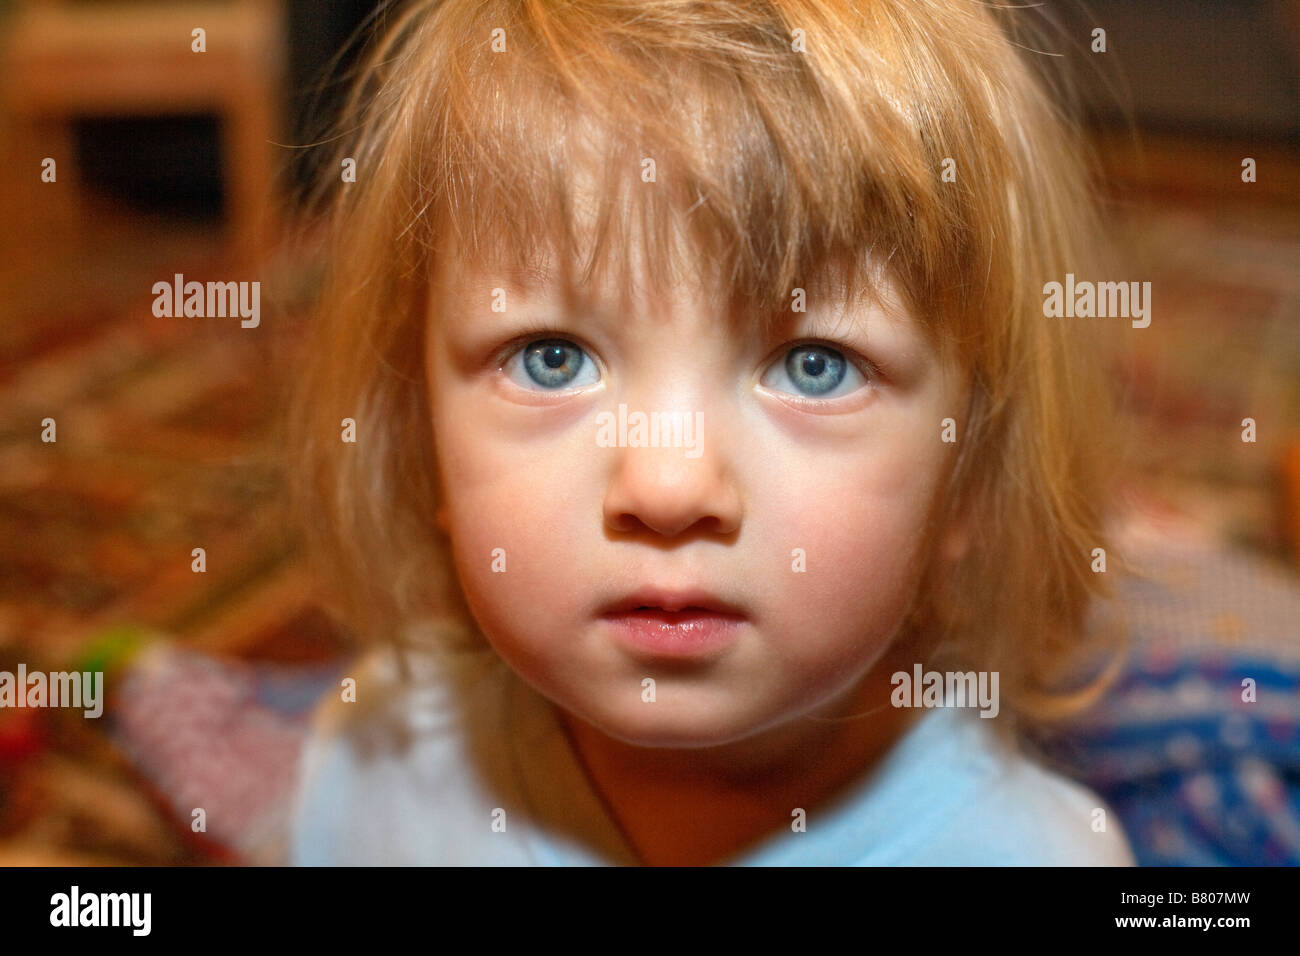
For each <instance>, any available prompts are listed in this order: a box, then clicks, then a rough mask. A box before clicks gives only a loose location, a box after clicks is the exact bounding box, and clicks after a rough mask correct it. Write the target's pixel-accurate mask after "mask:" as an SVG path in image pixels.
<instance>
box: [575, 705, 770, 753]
mask: <svg viewBox="0 0 1300 956" xmlns="http://www.w3.org/2000/svg"><path fill="white" fill-rule="evenodd" d="M638 706H639V707H640V708H641V710H640V711H635V710H634V711H632V712H631V713H628V712H627V711H626V710H623V709H620V710H617V711H613V712H610V711H605V712H601V713H599V714H591V716H588V714H590V713H591V712H590V711H571V712H572V713H575V714H576V715H577V716H579V717H581V718H582V719H583V720H585V721H586V722H587V723H589V724H591V725H592V726H593V727H595V728H596V729H597V730H599V731H600V732H601V733H603V734H605V736H607V737H612V738H614V739H615V740H619V741H621V742H623V743H625V744H628V745H630V746H633V747H653V748H658V749H667V750H699V749H703V748H706V747H718V746H722V745H723V744H729V743H734V742H736V741H738V740H743V739H744V738H746V737H748V736H750V735H751V734H754V733H756V732H757V731H758V730H759V729H760V728H759V726H758V725H756V724H755V723H754V722H753V721H746V720H744V719H743V718H740V717H739V715H734V714H725V713H719V712H717V711H714V712H713V713H710V714H709V715H708V716H707V717H702V716H701V715H700V714H699V713H698V712H687V711H685V710H679V711H678V712H677V713H672V712H670V711H666V710H658V711H656V710H655V708H662V707H664V705H663V704H662V703H659V702H656V703H653V704H649V703H638Z"/></svg>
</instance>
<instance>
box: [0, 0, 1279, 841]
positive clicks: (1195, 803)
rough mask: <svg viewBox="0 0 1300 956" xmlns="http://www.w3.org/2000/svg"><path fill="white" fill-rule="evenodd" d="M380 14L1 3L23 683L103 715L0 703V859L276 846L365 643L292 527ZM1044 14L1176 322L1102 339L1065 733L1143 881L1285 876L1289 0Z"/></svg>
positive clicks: (3, 210) (7, 576)
mask: <svg viewBox="0 0 1300 956" xmlns="http://www.w3.org/2000/svg"><path fill="white" fill-rule="evenodd" d="M373 7H374V4H372V3H367V2H363V0H346V2H345V0H225V2H217V0H211V2H203V0H191V2H170V0H0V163H2V164H3V165H0V172H2V173H3V174H2V175H0V671H10V672H13V671H15V670H16V669H17V666H18V665H19V663H23V664H25V665H26V668H27V669H28V670H29V671H34V670H44V671H57V670H71V669H77V670H92V671H93V670H102V671H104V672H105V675H106V685H107V694H108V703H107V705H106V707H105V713H104V716H103V717H102V718H101V719H99V720H88V719H85V718H83V717H82V715H81V711H79V710H55V709H44V710H41V709H27V708H23V709H0V863H3V864H8V865H12V864H45V863H60V864H63V863H66V864H82V863H105V864H116V863H131V864H157V863H211V862H225V863H264V862H274V861H276V860H277V859H279V855H280V854H281V853H282V851H283V840H284V825H285V821H286V819H287V811H288V803H287V801H288V795H289V793H290V791H291V788H292V785H293V781H294V771H295V761H296V759H297V754H298V752H299V747H300V746H301V742H302V739H303V733H304V730H305V727H306V720H307V717H308V715H309V712H310V708H311V705H312V704H313V703H314V702H315V700H316V699H317V698H318V697H319V696H320V695H321V694H322V693H324V692H325V691H326V690H328V689H329V688H331V687H336V686H337V679H338V677H339V675H340V674H342V673H343V672H344V670H345V668H346V665H347V662H348V660H349V659H350V656H351V655H353V654H354V653H355V652H356V647H355V645H354V642H353V640H352V638H351V637H350V635H349V634H348V633H347V632H346V631H345V630H343V629H341V628H340V627H338V626H337V625H336V624H334V623H333V622H332V621H331V620H330V618H329V617H328V616H327V615H326V614H325V613H324V612H323V611H322V610H321V608H320V605H319V603H318V602H317V601H316V600H315V598H314V597H313V587H312V583H311V581H310V578H309V577H308V575H307V574H306V573H305V571H304V570H303V567H302V562H301V560H300V558H299V556H298V552H297V546H296V543H295V537H294V535H293V533H292V531H291V529H290V528H289V527H288V525H287V523H286V520H285V512H284V493H283V480H282V477H281V468H282V464H281V462H280V460H279V458H278V454H279V450H280V449H279V445H278V441H277V439H278V435H279V419H278V416H279V413H280V412H281V410H282V408H283V402H284V397H285V395H284V384H285V383H286V382H287V381H288V380H289V378H290V377H291V376H292V370H293V368H294V364H293V350H294V343H295V342H296V341H298V340H299V339H300V337H301V331H302V329H303V327H304V324H305V323H308V322H310V321H311V301H312V295H313V292H314V290H315V288H316V286H317V282H318V279H319V275H320V263H319V260H318V258H317V257H316V256H315V255H314V253H313V249H314V248H315V247H314V246H313V243H312V241H311V236H312V234H313V224H311V223H304V222H302V221H301V220H300V217H298V216H297V215H296V213H297V212H298V210H299V209H300V208H301V205H302V197H303V195H304V192H305V190H306V189H307V188H308V187H309V186H310V185H311V184H312V183H313V181H314V180H315V179H316V178H317V177H318V176H320V175H325V176H332V175H336V174H337V172H336V171H333V170H325V171H324V172H323V173H322V171H321V169H320V163H321V160H322V158H328V153H327V152H326V150H323V149H314V148H312V147H311V144H313V143H315V142H318V141H319V140H320V139H322V137H323V136H325V135H326V131H327V130H328V125H329V123H330V121H331V120H332V119H333V118H334V116H335V113H336V110H337V109H338V104H339V101H340V97H341V94H342V91H343V78H344V77H345V76H346V71H347V69H348V68H349V66H350V65H351V64H352V63H353V62H354V61H355V57H356V54H357V52H358V50H359V49H360V48H361V46H362V44H363V42H364V41H363V40H359V39H357V36H359V35H358V34H357V33H356V31H357V30H358V28H359V27H360V25H361V24H362V23H363V21H364V20H365V19H366V17H367V16H368V15H369V14H370V13H371V11H372V9H373ZM1035 15H1037V16H1041V17H1044V18H1046V19H1047V20H1048V21H1050V22H1051V24H1053V29H1054V30H1055V31H1056V34H1057V36H1058V37H1059V39H1058V40H1057V41H1056V42H1055V44H1054V47H1053V49H1054V51H1057V52H1060V54H1061V55H1062V56H1063V57H1064V58H1065V59H1066V60H1067V61H1068V62H1069V65H1070V67H1071V68H1072V70H1073V72H1074V73H1075V74H1076V76H1077V82H1078V84H1079V89H1080V92H1081V93H1082V94H1083V96H1084V99H1085V100H1086V105H1087V109H1088V117H1089V119H1088V123H1089V129H1090V135H1091V138H1092V141H1093V144H1094V146H1095V149H1096V152H1097V156H1098V159H1099V161H1100V168H1101V170H1102V176H1101V183H1100V188H1101V190H1102V199H1103V201H1104V204H1105V209H1106V214H1107V216H1108V220H1109V223H1110V226H1111V233H1112V235H1113V237H1114V239H1115V241H1116V243H1117V245H1118V247H1119V248H1120V250H1121V251H1122V256H1121V258H1120V260H1119V261H1120V262H1121V263H1122V264H1123V267H1124V274H1123V275H1116V276H1113V277H1110V278H1114V279H1124V280H1129V279H1139V280H1145V281H1150V282H1151V283H1152V289H1153V292H1152V295H1153V303H1154V311H1153V320H1152V322H1151V325H1150V327H1149V328H1146V329H1127V330H1125V331H1121V332H1118V333H1117V334H1116V336H1115V337H1114V339H1115V341H1114V347H1115V355H1114V363H1113V364H1114V374H1115V376H1116V381H1117V384H1118V385H1119V386H1120V388H1121V390H1122V393H1123V394H1124V396H1125V414H1126V415H1127V416H1128V417H1129V418H1130V420H1131V423H1132V425H1133V428H1134V433H1135V434H1136V435H1138V436H1139V441H1138V443H1137V448H1138V455H1137V457H1136V460H1135V462H1134V463H1133V464H1132V465H1131V466H1128V467H1127V468H1126V470H1125V473H1124V474H1122V475H1121V476H1120V478H1121V484H1122V487H1123V488H1124V497H1123V501H1122V509H1121V511H1120V512H1119V515H1118V518H1117V521H1118V524H1117V528H1116V534H1117V536H1118V541H1119V542H1120V549H1119V550H1121V551H1122V552H1123V554H1122V556H1112V561H1114V562H1115V563H1116V565H1120V564H1123V565H1126V566H1128V567H1129V569H1130V570H1132V571H1133V572H1134V573H1133V574H1132V575H1131V577H1126V578H1125V583H1124V585H1123V589H1124V590H1123V593H1124V597H1125V601H1126V607H1127V611H1128V614H1129V616H1130V619H1131V621H1132V623H1133V624H1134V626H1135V629H1136V632H1137V636H1138V638H1139V647H1138V651H1139V652H1138V654H1137V655H1136V656H1135V658H1134V660H1133V662H1132V663H1131V665H1130V667H1129V670H1128V671H1127V672H1126V675H1125V678H1124V680H1123V681H1121V683H1120V684H1119V685H1118V686H1117V688H1116V690H1115V691H1114V692H1113V693H1112V694H1111V695H1110V696H1109V697H1108V698H1107V699H1106V700H1105V701H1104V702H1103V703H1102V705H1100V706H1099V707H1098V708H1096V709H1095V712H1094V713H1092V714H1091V715H1089V716H1088V717H1086V718H1085V719H1081V720H1080V721H1078V722H1077V723H1076V724H1075V725H1073V726H1072V728H1071V729H1070V730H1069V732H1068V734H1065V735H1064V736H1061V737H1059V738H1055V739H1054V740H1053V741H1051V742H1044V746H1052V747H1054V748H1055V750H1054V751H1053V752H1054V753H1055V754H1056V755H1057V757H1058V758H1059V759H1060V760H1061V762H1062V766H1063V767H1067V768H1068V770H1069V772H1071V773H1073V774H1074V775H1076V776H1077V777H1079V779H1081V780H1084V781H1086V782H1088V783H1089V784H1090V785H1092V786H1093V787H1094V788H1096V789H1098V790H1099V791H1100V792H1102V794H1103V795H1104V796H1106V797H1107V798H1108V799H1109V800H1110V801H1111V803H1112V805H1113V806H1115V807H1116V809H1117V810H1118V811H1119V812H1120V814H1121V816H1122V817H1123V822H1124V824H1125V827H1126V829H1127V830H1128V831H1129V832H1130V836H1131V838H1132V839H1133V841H1134V843H1135V849H1136V851H1137V852H1138V856H1139V860H1140V861H1141V862H1144V863H1189V862H1210V863H1292V864H1294V863H1297V862H1300V714H1297V709H1298V708H1300V678H1298V677H1297V675H1298V674H1300V639H1298V634H1300V585H1298V583H1297V569H1300V3H1296V2H1293V0H1292V2H1288V0H1105V2H1097V0H1094V2H1091V3H1089V4H1087V5H1086V6H1085V5H1081V4H1077V3H1045V4H1042V5H1040V6H1039V7H1038V8H1037V12H1036V13H1035ZM195 28H202V29H203V30H204V31H205V32H204V37H203V44H204V47H205V49H204V51H203V52H201V53H200V52H195V50H194V49H193V46H194V44H195V43H196V42H197V41H195V39H194V36H193V31H194V30H195ZM1096 28H1101V29H1103V30H1104V31H1105V52H1100V51H1095V52H1094V50H1093V47H1094V46H1095V45H1096V42H1097V41H1096V38H1095V36H1094V34H1093V31H1094V30H1095V29H1096ZM1246 158H1250V159H1253V160H1254V161H1255V162H1254V168H1255V174H1254V177H1253V181H1250V182H1247V181H1243V161H1244V160H1245V159H1246ZM49 160H53V161H54V165H53V167H52V168H51V167H50V166H49V163H48V161H49ZM51 169H52V174H53V181H52V182H50V181H45V180H44V179H43V174H46V176H47V178H48V176H49V174H48V173H47V170H51ZM290 235H294V236H295V237H297V238H298V239H299V240H300V241H298V242H297V243H295V245H293V246H292V248H291V247H289V246H288V245H286V243H285V242H284V240H285V239H286V238H287V237H288V236H290ZM177 273H180V274H183V275H184V277H185V280H186V281H190V280H198V281H207V280H221V281H227V280H232V279H233V280H258V281H260V282H261V311H262V316H261V324H260V326H259V327H258V328H257V329H256V330H246V329H241V328H240V327H239V324H238V319H197V318H188V319H176V318H165V317H164V318H159V317H156V316H154V315H153V312H152V304H153V293H152V291H151V289H152V286H153V283H155V282H157V281H160V280H162V281H170V280H171V279H172V277H173V276H174V275H175V274H177ZM1080 278H1087V277H1082V276H1081V277H1080ZM47 418H52V419H54V420H55V422H56V429H57V431H56V435H57V441H55V442H52V443H51V442H48V441H43V440H42V434H43V432H44V431H45V430H46V428H45V425H44V424H43V420H45V419H47ZM1247 418H1250V419H1253V420H1254V422H1255V441H1253V442H1244V441H1243V440H1242V430H1243V419H1247ZM196 547H202V548H204V550H205V562H206V569H205V570H204V571H203V572H202V573H196V572H195V571H194V570H193V568H192V563H193V561H194V557H193V556H192V552H193V549H194V548H196ZM1115 570H1118V568H1115ZM1247 677H1248V678H1250V679H1251V680H1252V681H1254V682H1256V685H1257V687H1258V688H1259V691H1258V699H1257V700H1256V701H1253V702H1243V701H1242V700H1241V687H1242V680H1243V679H1245V678H1247ZM1252 705H1253V706H1252ZM200 809H201V810H202V813H201V814H198V813H196V811H197V810H200Z"/></svg>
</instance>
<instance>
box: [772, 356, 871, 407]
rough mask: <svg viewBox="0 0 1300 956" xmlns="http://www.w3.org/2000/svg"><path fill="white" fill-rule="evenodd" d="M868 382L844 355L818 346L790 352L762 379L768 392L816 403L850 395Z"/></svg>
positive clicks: (773, 364) (779, 359)
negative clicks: (780, 392) (811, 400)
mask: <svg viewBox="0 0 1300 956" xmlns="http://www.w3.org/2000/svg"><path fill="white" fill-rule="evenodd" d="M866 382H867V380H866V377H865V376H864V375H863V374H862V372H860V371H859V370H858V368H857V367H856V366H855V365H854V364H853V362H852V361H850V360H849V359H848V358H846V357H845V356H844V354H843V353H842V352H840V351H838V350H836V349H833V348H831V347H830V346H829V345H818V344H816V343H807V344H804V345H796V346H794V347H793V348H791V349H789V350H788V351H787V352H786V353H785V354H784V355H783V356H781V357H780V358H778V359H777V360H776V361H775V362H773V363H772V364H771V365H770V366H769V367H768V369H767V371H766V372H764V373H763V377H762V379H760V384H762V385H765V386H767V387H768V388H774V389H777V390H778V391H784V392H793V394H795V395H798V396H799V397H800V398H813V399H827V398H840V397H842V396H844V395H850V394H852V393H853V392H856V391H857V390H858V389H859V388H861V387H862V386H863V385H865V384H866ZM787 386H788V387H787Z"/></svg>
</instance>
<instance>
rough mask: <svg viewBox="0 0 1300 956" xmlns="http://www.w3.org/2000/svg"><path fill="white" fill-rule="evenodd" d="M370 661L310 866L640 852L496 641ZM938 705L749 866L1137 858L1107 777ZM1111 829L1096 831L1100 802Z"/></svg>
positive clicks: (316, 760) (335, 760) (323, 799)
mask: <svg viewBox="0 0 1300 956" xmlns="http://www.w3.org/2000/svg"><path fill="white" fill-rule="evenodd" d="M411 660H412V662H413V663H414V664H416V675H415V676H416V680H415V681H414V682H412V683H411V684H407V685H404V684H402V683H400V682H399V681H398V680H397V673H398V672H397V667H396V659H395V656H394V655H393V654H392V653H391V652H388V651H382V652H375V653H373V654H371V655H370V656H369V657H368V658H366V659H365V660H364V661H362V662H360V663H359V669H358V671H357V673H356V676H357V702H356V703H343V702H341V701H337V700H330V701H328V702H326V703H325V704H323V705H322V706H321V707H320V708H319V709H318V711H317V713H316V716H315V722H314V725H313V732H312V735H311V737H310V739H309V741H308V744H307V746H306V748H305V750H304V752H303V756H302V765H301V773H300V784H299V789H298V792H297V794H296V799H295V804H294V809H293V813H292V822H291V828H292V829H291V836H290V851H289V852H290V859H289V862H290V863H293V864H296V865H308V866H320V865H363V866H364V865H424V864H431V865H489V866H511V865H519V866H537V865H543V866H588V865H636V864H637V859H636V857H635V856H634V854H633V852H632V850H631V849H630V848H629V847H628V845H627V843H626V841H625V840H624V838H623V836H622V834H621V833H620V831H619V829H618V827H617V825H616V824H615V823H614V821H613V820H612V819H610V817H609V814H608V812H607V811H606V809H605V807H604V804H603V803H602V802H601V800H600V798H599V797H598V796H597V794H596V793H595V792H594V791H593V789H592V787H591V784H590V782H589V780H588V778H587V776H586V774H585V772H584V771H583V769H582V767H581V765H580V764H579V762H578V758H577V757H576V755H575V754H574V752H573V750H572V747H571V746H570V744H569V742H568V737H567V736H566V734H565V733H564V730H563V728H562V726H561V725H560V723H559V720H558V718H557V716H556V711H555V708H554V705H552V704H551V703H550V702H549V701H547V700H546V699H545V698H544V697H542V696H541V695H540V694H538V693H537V692H536V691H535V690H533V689H532V688H531V687H530V686H529V685H528V684H527V683H526V682H524V681H523V680H522V679H521V678H519V677H518V676H517V675H515V674H514V673H513V672H512V671H511V670H510V668H509V666H508V665H506V664H505V663H504V662H503V661H502V660H501V659H500V658H499V657H498V656H497V655H496V654H495V653H493V652H491V651H483V652H474V653H461V654H448V655H439V656H438V657H436V658H435V657H433V656H429V655H421V656H419V657H415V656H412V657H411ZM989 723H990V721H989V720H988V719H985V718H981V717H979V715H978V711H976V710H971V709H966V708H935V709H933V710H930V711H927V712H926V713H924V714H923V715H921V716H920V718H918V719H917V720H916V721H915V722H914V723H913V724H911V725H910V726H909V727H908V728H907V730H906V731H905V732H904V734H903V735H902V736H901V737H900V738H899V739H898V740H897V741H896V742H895V744H894V745H893V747H892V748H891V749H890V750H889V751H888V753H887V754H886V755H885V756H884V757H883V758H882V760H881V761H880V762H878V763H877V764H876V765H875V766H874V767H873V768H871V770H870V771H868V772H867V773H865V774H864V775H863V776H862V777H861V778H860V779H859V780H858V781H856V782H855V783H854V784H853V785H851V786H849V787H847V788H845V789H844V790H843V791H841V794H840V796H838V797H837V798H836V799H835V800H834V801H833V802H830V803H828V804H826V805H822V806H816V807H813V808H809V812H808V814H807V820H806V830H804V831H803V832H795V831H794V830H793V829H790V830H786V829H783V830H782V831H781V832H777V833H774V834H772V835H770V836H768V837H767V838H765V839H763V840H761V841H759V842H757V843H755V844H752V845H751V846H750V847H749V848H748V849H747V850H745V851H743V852H741V853H740V854H738V855H737V856H736V857H735V858H733V859H732V860H731V861H729V862H730V864H731V865H739V866H788V865H793V866H804V865H854V866H891V865H937V866H988V865H993V866H1016V865H1044V866H1057V865H1062V866H1074V865H1090V866H1132V865H1134V857H1133V854H1132V851H1131V850H1130V848H1129V845H1128V841H1127V839H1126V838H1125V836H1124V833H1123V830H1122V829H1121V827H1120V823H1119V820H1118V818H1117V817H1116V816H1115V814H1114V813H1112V812H1111V810H1110V808H1109V807H1107V806H1106V805H1105V804H1104V803H1103V802H1102V801H1101V800H1100V799H1099V798H1098V797H1097V796H1096V795H1095V794H1094V793H1092V792H1091V791H1089V790H1087V789H1086V788H1084V787H1082V786H1080V785H1079V784H1077V783H1075V782H1073V781H1071V780H1068V779H1067V778H1065V777H1063V776H1061V775H1059V774H1057V773H1055V772H1053V771H1051V770H1048V769H1047V768H1045V767H1042V766H1040V765H1039V764H1038V763H1036V762H1034V761H1033V760H1031V759H1029V758H1028V757H1027V756H1026V755H1025V754H1023V753H1022V752H1020V751H1019V750H1018V749H1017V748H1014V747H1011V746H1008V745H1007V744H1005V743H1003V742H1002V740H1001V738H1000V737H999V736H998V735H997V734H995V733H994V731H993V730H992V728H991V727H989V726H988V724H989ZM1097 809H1100V810H1103V811H1104V818H1102V819H1104V821H1105V829H1104V830H1101V831H1099V830H1097V829H1095V828H1094V827H1095V823H1094V820H1095V819H1098V815H1096V814H1095V813H1094V811H1095V810H1097Z"/></svg>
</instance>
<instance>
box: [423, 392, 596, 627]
mask: <svg viewBox="0 0 1300 956" xmlns="http://www.w3.org/2000/svg"><path fill="white" fill-rule="evenodd" d="M434 426H435V434H436V435H437V448H438V455H439V462H440V466H441V470H442V475H443V491H444V506H445V509H446V516H447V530H448V534H449V536H450V539H451V546H452V556H453V559H454V561H455V565H456V572H457V575H458V576H459V579H460V582H461V586H462V589H463V591H464V594H465V599H466V603H467V604H468V605H469V608H470V610H471V611H472V612H473V614H474V616H475V618H476V619H477V620H478V621H479V623H480V625H481V626H482V628H483V630H484V632H485V634H486V635H487V637H488V638H489V639H490V640H491V641H492V643H493V644H494V645H496V646H497V648H498V650H499V651H505V650H506V648H503V647H502V646H501V645H502V644H503V643H507V642H510V641H511V640H512V635H515V636H519V637H517V638H515V639H518V640H526V639H525V638H523V637H522V636H523V635H527V634H529V633H533V632H535V631H537V630H538V623H539V621H545V620H548V619H549V620H555V621H563V620H567V619H569V617H570V616H571V615H574V614H576V613H578V609H579V608H580V602H581V599H582V593H581V592H582V589H581V588H580V587H573V586H568V587H565V586H563V584H564V579H565V578H566V577H567V575H566V574H565V572H566V569H569V570H570V571H571V570H572V569H574V568H575V567H576V556H575V555H574V553H573V549H574V546H575V544H574V543H575V541H576V540H577V531H578V528H577V527H576V522H577V521H578V516H579V514H580V513H581V511H582V505H583V504H588V505H589V504H590V502H591V501H593V500H595V501H596V502H597V504H598V502H599V499H598V498H596V499H592V497H591V494H592V493H591V492H590V489H585V485H586V484H587V483H589V482H590V481H591V478H590V476H589V474H588V472H589V471H590V469H589V467H586V466H584V465H583V462H584V461H587V462H589V461H590V460H591V454H590V451H591V449H590V447H589V445H590V441H584V439H583V436H582V435H581V434H569V435H564V436H554V435H542V436H530V437H529V438H528V439H527V440H512V441H508V442H507V441H501V440H496V439H491V438H487V437H485V436H491V435H494V434H496V432H494V431H493V430H492V429H493V423H491V422H485V421H482V420H480V418H478V417H476V413H475V412H474V411H473V410H472V409H463V410H461V413H459V414H447V415H445V416H441V415H440V416H438V418H437V419H436V420H435V423H434ZM557 438H558V441H557ZM584 450H585V451H586V452H587V454H586V455H585V456H583V455H582V454H581V453H582V452H583V451H584ZM579 489H583V490H582V491H581V492H580V490H579ZM586 511H587V512H588V513H590V512H591V507H588V508H587V509H586ZM596 514H597V516H598V515H599V512H598V510H597V512H596ZM589 520H590V519H589ZM543 630H545V629H544V628H543Z"/></svg>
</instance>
